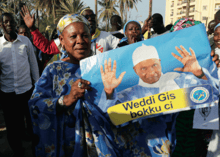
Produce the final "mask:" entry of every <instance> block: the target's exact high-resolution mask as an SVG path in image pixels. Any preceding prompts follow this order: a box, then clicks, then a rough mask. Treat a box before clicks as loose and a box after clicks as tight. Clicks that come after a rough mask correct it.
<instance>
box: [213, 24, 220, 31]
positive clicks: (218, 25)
mask: <svg viewBox="0 0 220 157" xmlns="http://www.w3.org/2000/svg"><path fill="white" fill-rule="evenodd" d="M219 26H220V23H219V24H217V25H216V26H215V28H214V31H215V30H216V28H217V27H219Z"/></svg>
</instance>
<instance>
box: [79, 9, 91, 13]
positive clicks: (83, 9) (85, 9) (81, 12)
mask: <svg viewBox="0 0 220 157" xmlns="http://www.w3.org/2000/svg"><path fill="white" fill-rule="evenodd" d="M86 10H91V11H92V9H90V8H85V9H83V10H82V11H81V12H80V15H82V13H83V12H84V11H86Z"/></svg>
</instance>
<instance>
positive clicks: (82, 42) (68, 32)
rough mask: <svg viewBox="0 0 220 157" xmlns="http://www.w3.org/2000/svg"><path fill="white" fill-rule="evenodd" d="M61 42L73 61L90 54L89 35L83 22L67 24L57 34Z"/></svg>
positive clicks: (75, 61)
mask: <svg viewBox="0 0 220 157" xmlns="http://www.w3.org/2000/svg"><path fill="white" fill-rule="evenodd" d="M59 39H60V42H61V44H62V45H63V46H64V48H65V50H66V51H67V53H68V54H69V56H70V58H71V59H72V60H73V62H74V63H79V61H80V60H81V59H84V58H86V57H88V56H89V55H90V48H91V35H90V31H89V28H88V27H87V26H86V25H85V24H84V23H83V22H74V23H71V24H69V25H68V26H67V27H66V28H65V29H64V30H63V32H62V34H61V35H60V36H59Z"/></svg>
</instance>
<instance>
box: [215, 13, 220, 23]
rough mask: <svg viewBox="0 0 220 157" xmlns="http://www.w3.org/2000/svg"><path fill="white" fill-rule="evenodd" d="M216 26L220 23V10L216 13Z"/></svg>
mask: <svg viewBox="0 0 220 157" xmlns="http://www.w3.org/2000/svg"><path fill="white" fill-rule="evenodd" d="M214 20H215V24H216V25H217V24H219V23H220V10H218V11H217V12H216V13H215V18H214Z"/></svg>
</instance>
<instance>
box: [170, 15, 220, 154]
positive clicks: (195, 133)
mask: <svg viewBox="0 0 220 157" xmlns="http://www.w3.org/2000/svg"><path fill="white" fill-rule="evenodd" d="M197 24H201V22H200V21H195V20H193V19H191V18H181V19H179V20H177V21H176V22H175V23H174V25H173V27H172V28H171V30H170V32H175V31H178V30H182V29H184V28H188V27H192V26H194V25H197ZM211 56H212V57H213V58H212V60H213V61H214V62H215V64H216V65H217V66H219V59H218V55H217V54H215V53H214V51H212V52H211ZM193 116H194V110H191V111H183V112H180V113H179V115H178V117H177V122H176V133H177V141H178V142H177V145H176V148H175V151H174V154H173V155H174V156H181V155H184V156H201V155H202V154H206V149H207V142H206V138H205V137H206V135H207V134H211V133H210V132H209V131H208V132H207V131H201V130H199V129H193V128H192V127H193ZM189 143H190V144H191V145H189ZM201 150H203V151H201Z"/></svg>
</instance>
